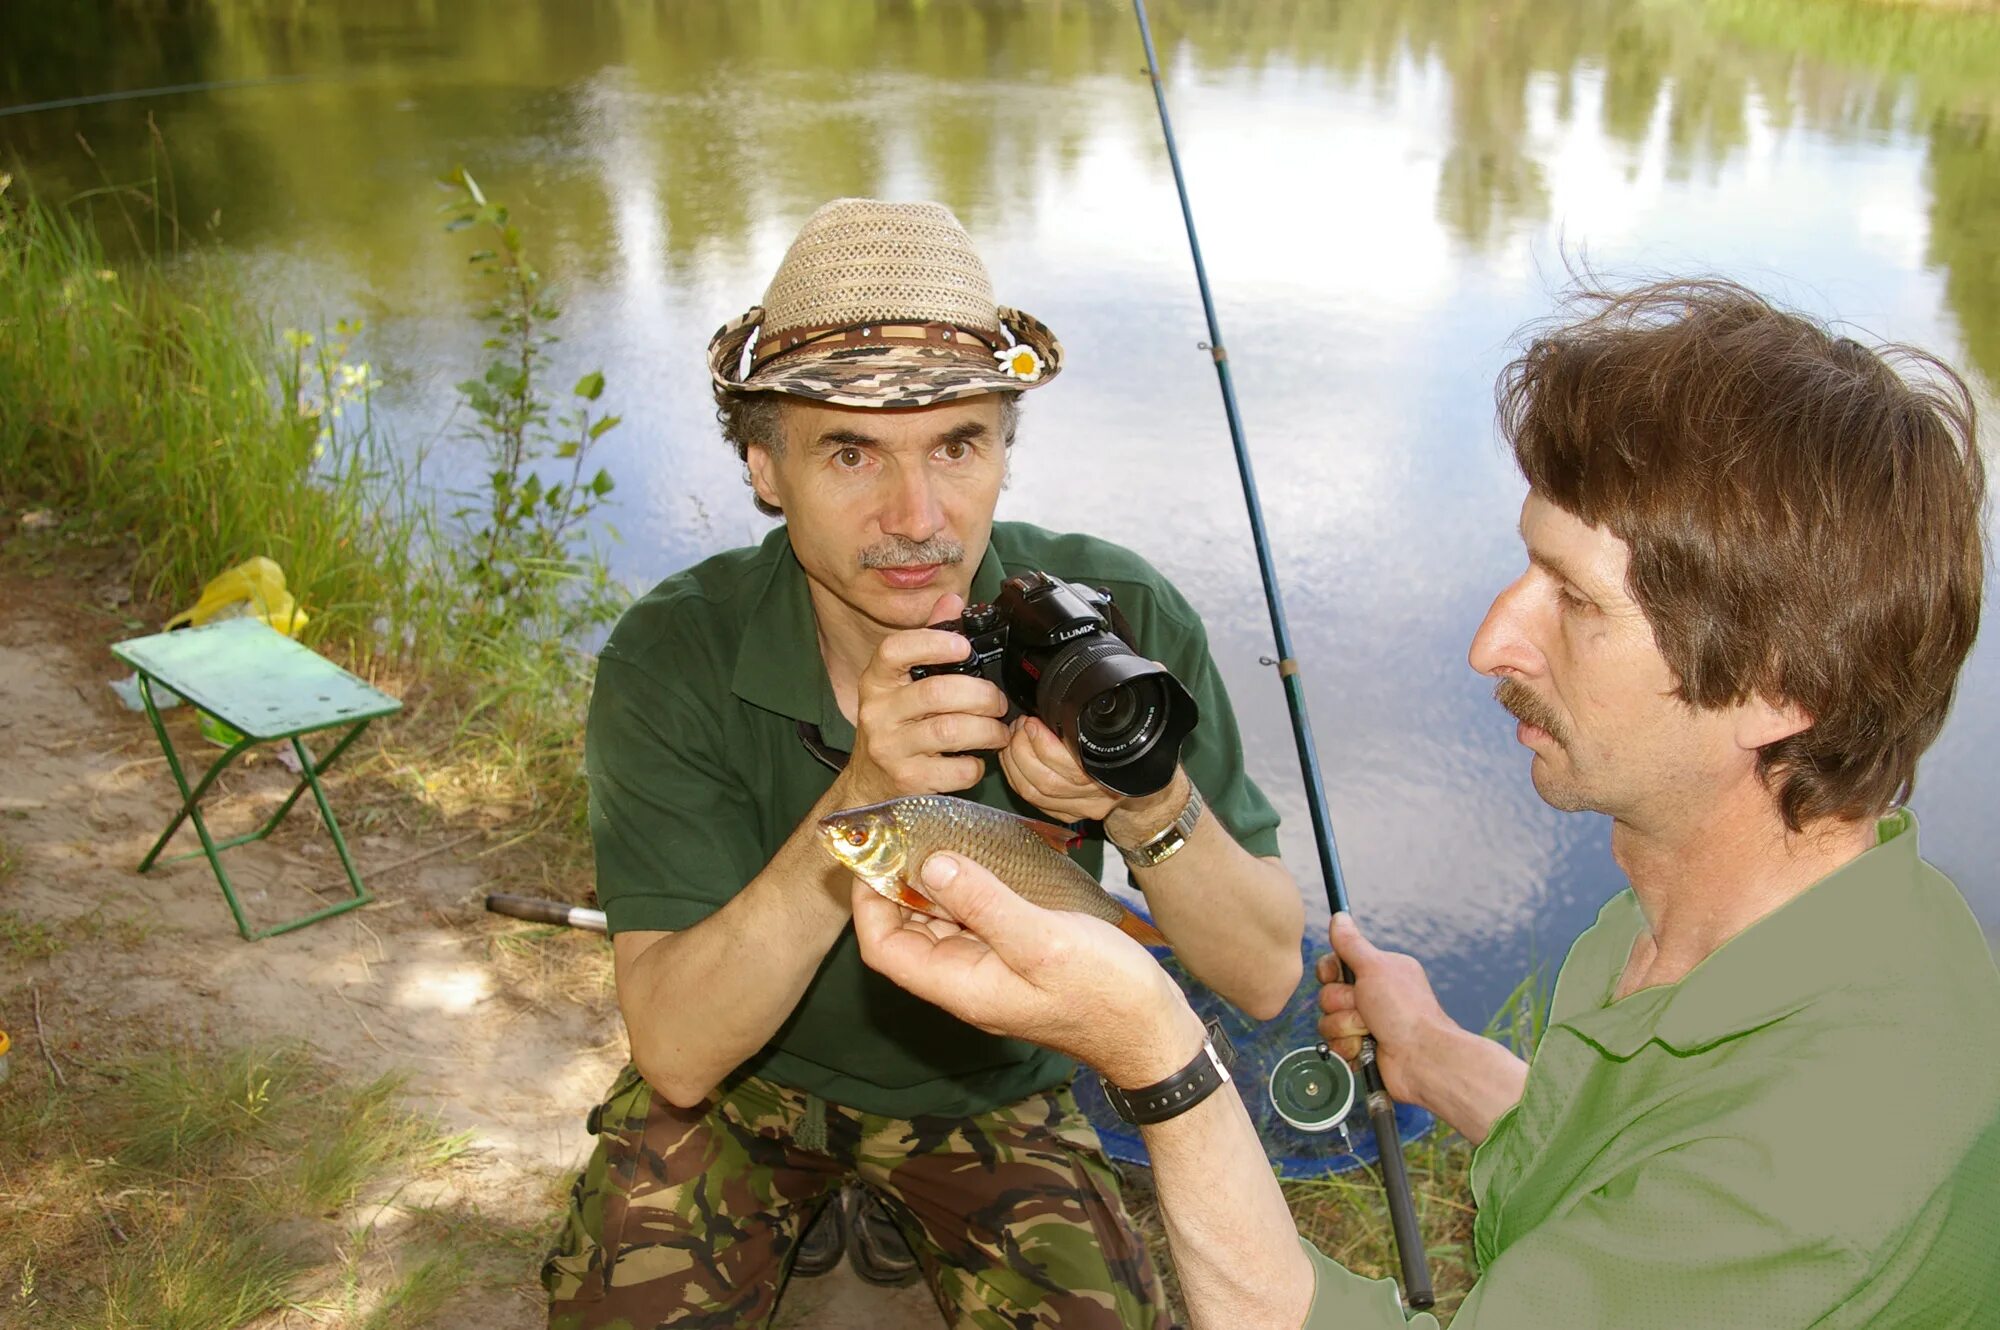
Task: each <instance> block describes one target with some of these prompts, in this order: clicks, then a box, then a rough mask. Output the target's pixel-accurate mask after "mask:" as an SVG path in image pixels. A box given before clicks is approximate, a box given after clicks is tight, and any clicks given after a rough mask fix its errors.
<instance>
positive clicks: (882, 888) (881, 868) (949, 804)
mask: <svg viewBox="0 0 2000 1330" xmlns="http://www.w3.org/2000/svg"><path fill="white" fill-rule="evenodd" d="M819 825H820V833H821V837H822V843H823V844H824V845H825V847H826V849H827V851H828V853H830V854H832V856H833V857H834V858H835V859H837V860H838V861H840V862H841V863H842V864H845V865H846V866H847V867H849V868H851V869H853V870H854V873H855V875H856V876H858V877H860V878H861V879H862V880H863V881H864V882H866V883H867V884H868V885H869V886H870V887H872V888H874V889H875V891H877V892H878V893H880V894H881V895H883V896H886V897H888V898H889V899H890V900H893V901H896V902H897V903H899V904H901V905H906V906H908V907H910V908H911V909H916V910H923V911H925V912H926V913H930V914H936V915H939V916H943V917H948V916H949V911H946V910H944V909H943V908H942V907H940V906H938V905H937V904H936V903H935V902H933V901H931V900H930V899H929V898H928V897H926V896H925V895H924V892H923V883H922V881H921V880H920V877H919V875H920V874H921V873H922V871H923V865H924V861H925V860H926V859H928V858H929V857H930V856H931V855H932V854H934V853H936V852H937V851H939V850H949V851H950V852H952V853H953V854H959V855H963V856H965V857H966V858H968V859H971V860H972V861H974V862H975V863H978V864H980V865H981V866H982V867H984V868H986V869H987V870H988V871H989V872H991V873H992V874H993V875H994V876H995V877H997V878H999V879H1000V880H1001V881H1002V882H1004V883H1005V884H1006V885H1007V886H1009V887H1010V888H1012V889H1013V890H1014V891H1015V892H1017V893H1018V894H1020V895H1021V896H1022V897H1024V898H1026V899H1027V900H1029V901H1031V902H1033V903H1034V904H1036V905H1039V906H1042V907H1043V908H1044V909H1050V910H1074V911H1076V912H1077V913H1079V914H1087V915H1090V916H1091V917H1092V918H1095V919H1102V920H1104V921H1105V922H1106V923H1110V924H1116V925H1117V926H1118V927H1119V928H1120V929H1121V930H1123V931H1124V932H1126V933H1128V934H1130V935H1131V936H1133V937H1135V938H1137V939H1139V940H1140V941H1141V942H1144V943H1146V944H1147V945H1148V946H1165V945H1166V939H1165V938H1164V937H1163V936H1161V934H1160V932H1159V930H1158V929H1156V928H1154V927H1153V926H1152V925H1151V924H1150V923H1148V922H1147V921H1146V920H1144V919H1142V918H1140V917H1139V916H1138V915H1136V914H1134V913H1133V912H1132V911H1131V910H1129V909H1127V908H1126V907H1125V905H1124V904H1123V903H1122V902H1120V901H1119V900H1118V898H1117V897H1115V896H1113V895H1112V894H1111V893H1110V892H1108V891H1106V890H1105V889H1104V888H1103V887H1102V886H1100V885H1099V884H1098V881H1097V879H1096V878H1094V877H1092V876H1091V875H1090V874H1089V873H1087V872H1085V871H1084V869H1083V868H1082V867H1080V866H1079V865H1078V864H1077V863H1076V861H1075V860H1073V859H1071V858H1070V857H1069V856H1068V855H1067V854H1065V853H1063V848H1068V847H1071V846H1074V845H1077V844H1080V843H1081V837H1079V836H1078V835H1077V834H1076V833H1075V832H1073V831H1071V830H1070V829H1069V828H1067V827H1060V826H1057V825H1055V824H1054V823H1051V822H1037V821H1034V820H1032V819H1029V818H1024V817H1017V816H1016V815H1014V814H1013V813H1009V812H1007V811H1005V810H1003V809H998V808H989V807H988V806H987V805H985V804H979V803H973V802H972V801H971V800H968V799H957V798H953V797H952V796H950V795H946V794H915V795H907V796H905V797H903V798H901V799H891V800H889V801H887V802H886V803H879V804H869V805H867V806H866V807H862V808H849V809H844V810H842V811H840V812H837V813H829V814H828V815H827V816H826V817H824V818H821V819H820V823H819ZM856 836H859V837H861V839H859V840H856V839H855V837H856ZM1059 846H1060V847H1063V848H1058V847H1059Z"/></svg>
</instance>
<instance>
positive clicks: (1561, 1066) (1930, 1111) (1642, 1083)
mask: <svg viewBox="0 0 2000 1330" xmlns="http://www.w3.org/2000/svg"><path fill="white" fill-rule="evenodd" d="M1644 926H1645V921H1644V919H1643V918H1642V917H1641V915H1640V912H1639V905H1638V902H1637V900H1636V899H1635V898H1634V897H1633V895H1632V893H1631V892H1629V891H1627V892H1624V893H1623V894H1621V895H1619V896H1617V897H1615V898H1613V899H1612V901H1611V903H1610V904H1608V905H1606V906H1605V907H1604V910H1603V911H1602V913H1600V914H1599V915H1598V917H1597V922H1596V924H1595V925H1593V926H1592V927H1591V928H1590V930H1589V931H1587V932H1586V933H1584V935H1583V936H1582V937H1580V938H1578V939H1577V942H1576V945H1575V946H1574V947H1572V948H1571V949H1570V953H1569V959H1568V960H1567V961H1565V962H1564V964H1563V968H1562V974H1561V975H1560V977H1559V978H1558V979H1557V981H1556V990H1555V995H1554V1000H1553V1002H1552V1003H1551V1007H1550V1017H1549V1029H1548V1033H1547V1035H1546V1036H1545V1037H1544V1038H1543V1040H1542V1043H1541V1047H1540V1048H1539V1049H1538V1050H1537V1051H1536V1053H1535V1060H1534V1063H1533V1065H1532V1066H1531V1067H1530V1068H1529V1071H1528V1080H1527V1085H1526V1087H1525V1088H1524V1090H1523V1091H1522V1095H1521V1102H1520V1103H1519V1104H1517V1105H1516V1106H1515V1107H1514V1108H1512V1109H1510V1110H1509V1111H1508V1112H1507V1113H1506V1115H1504V1116H1503V1117H1502V1118H1501V1119H1500V1121H1499V1122H1498V1123H1496V1124H1495V1125H1494V1128H1493V1134H1492V1135H1491V1136H1489V1137H1488V1138H1487V1140H1486V1141H1485V1143H1484V1144H1483V1145H1481V1146H1480V1148H1479V1151H1478V1153H1477V1154H1476V1155H1475V1156H1474V1157H1473V1164H1472V1190H1473V1194H1474V1196H1475V1198H1476V1199H1477V1201H1478V1203H1479V1217H1478V1220H1477V1222H1476V1224H1475V1226H1474V1241H1475V1248H1476V1252H1477V1255H1478V1259H1479V1265H1480V1269H1481V1271H1482V1272H1483V1277H1482V1278H1481V1279H1480V1281H1479V1283H1478V1284H1477V1285H1475V1286H1474V1288H1473V1290H1472V1294H1471V1296H1470V1297H1468V1298H1467V1299H1466V1300H1465V1304H1464V1306H1463V1307H1461V1308H1460V1309H1459V1312H1458V1315H1457V1316H1456V1317H1455V1318H1454V1319H1453V1321H1452V1326H1453V1330H1567V1328H1569V1327H1575V1328H1576V1330H1583V1328H1584V1327H1590V1328H1591V1330H1596V1328H1598V1327H1604V1328H1606V1330H1611V1328H1613V1327H1616V1328H1617V1330H1649V1328H1651V1327H1659V1328H1660V1330H1667V1327H1674V1328H1675V1330H1680V1328H1681V1327H1687V1326H1701V1327H1708V1326H1716V1327H1766V1326H1768V1327H1771V1328H1772V1330H1803V1327H1807V1326H1811V1327H1815V1330H1849V1328H1850V1327H1852V1328H1855V1330H1858V1328H1859V1327H1864V1326H1865V1327H1869V1328H1870V1330H1888V1328H1890V1327H1897V1328H1899V1330H1901V1328H1907V1330H1947V1328H1948V1327H1960V1326H1962V1327H1973V1326H1985V1327H1992V1326H2000V976H1996V974H1995V971H1994V962H1993V956H1992V954H1991V952H1989V951H1988V949H1987V945H1986V940H1985V938H1984V937H1983V936H1982V935H1981V933H1980V930H1979V925H1978V923H1977V922H1975V921H1974V919H1973V917H1972V913H1971V911H1970V910H1968V909H1967V908H1966V905H1965V901H1964V899H1963V898H1962V897H1960V896H1959V894H1958V891H1957V889H1956V888H1955V887H1953V886H1952V884H1951V881H1950V880H1949V879H1948V878H1946V877H1945V876H1944V875H1943V874H1942V873H1939V872H1938V871H1937V870H1936V869H1934V868H1932V867H1931V866H1930V865H1928V864H1926V863H1924V862H1923V860H1921V859H1919V858H1918V857H1917V824H1916V819H1915V818H1914V817H1912V816H1911V815H1910V814H1909V813H1908V812H1902V813H1899V814H1897V815H1895V816H1893V817H1890V818H1888V819H1886V820H1884V821H1883V822H1882V824H1881V831H1880V838H1879V840H1878V842H1877V843H1876V845H1875V846H1874V847H1873V848H1872V849H1870V850H1869V851H1868V852H1867V853H1865V854H1863V855H1861V856H1860V857H1859V858H1857V859H1855V860H1854V861H1853V862H1852V863H1850V864H1847V865H1845V866H1843V867H1842V868H1840V869H1839V870H1838V871H1836V872H1834V873H1831V874H1829V875H1827V876H1826V877H1825V878H1823V879H1821V880H1820V881H1819V882H1818V883H1816V884H1815V885H1814V886H1813V887H1812V888H1811V889H1810V890H1808V891H1806V892H1805V893H1804V894H1802V895H1800V896H1799V897H1798V898H1797V899H1795V900H1793V901H1790V902H1789V903H1787V904H1786V905H1785V906H1784V907H1783V908H1782V909H1779V910H1777V911H1775V912H1773V913H1772V914H1770V915H1768V916H1766V917H1765V918H1763V919H1761V920H1759V921H1758V922H1757V923H1755V924H1753V925H1752V926H1751V927H1749V928H1748V929H1745V930H1744V931H1743V932H1742V933H1741V934H1739V935H1738V936H1737V937H1735V938H1733V939H1731V940H1730V941H1729V942H1728V943H1726V944H1725V945H1724V946H1722V947H1721V948H1720V949H1719V950H1717V951H1716V952H1715V954H1714V955H1712V956H1710V957H1709V958H1708V959H1707V960H1705V961H1703V962H1702V963H1701V964H1700V965H1698V966H1696V967H1695V968H1694V970H1693V971H1692V972H1690V973H1689V974H1688V976H1687V977H1686V978H1684V979H1682V980H1681V981H1680V982H1679V983H1677V984H1668V985H1663V986H1661V987H1657V988H1647V989H1642V990H1640V991H1639V992H1637V993H1634V994H1632V995H1631V996H1629V997H1627V998H1625V999H1623V1000H1622V1001H1618V1002H1613V1001H1612V1000H1611V995H1612V992H1613V990H1614V988H1615V986H1616V985H1617V983H1618V979H1619V975H1620V973H1621V972H1622V971H1623V969H1624V967H1625V961H1626V958H1627V957H1628V956H1629V954H1630V953H1631V949H1632V943H1633V941H1634V940H1635V939H1636V938H1637V937H1638V935H1639V933H1640V931H1641V930H1642V929H1643V928H1644ZM1312 1255H1313V1257H1314V1258H1315V1264H1316V1267H1317V1272H1318V1277H1319V1286H1318V1293H1317V1296H1316V1297H1315V1299H1314V1301H1313V1308H1312V1314H1311V1315H1310V1317H1308V1319H1307V1321H1306V1325H1307V1330H1334V1327H1367V1326H1397V1327H1401V1326H1404V1325H1405V1324H1406V1322H1405V1320H1404V1317H1403V1314H1402V1312H1401V1310H1400V1308H1399V1306H1398V1304H1397V1301H1396V1296H1395V1291H1394V1286H1393V1285H1392V1284H1390V1283H1389V1281H1387V1280H1371V1279H1363V1278H1361V1277H1360V1276H1358V1275H1355V1274H1352V1273H1350V1272H1348V1271H1347V1270H1345V1269H1342V1268H1341V1267H1340V1266H1339V1265H1336V1264H1335V1263H1334V1262H1332V1261H1330V1260H1328V1259H1326V1258H1325V1257H1323V1256H1321V1255H1319V1253H1317V1252H1313V1253H1312ZM1407 1324H1408V1325H1410V1326H1428V1327H1435V1326H1436V1324H1437V1322H1436V1321H1435V1319H1434V1318H1432V1317H1431V1316H1430V1315H1429V1314H1428V1313H1423V1314H1419V1315H1416V1316H1414V1317H1411V1318H1410V1319H1409V1320H1408V1322H1407Z"/></svg>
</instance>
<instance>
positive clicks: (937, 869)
mask: <svg viewBox="0 0 2000 1330" xmlns="http://www.w3.org/2000/svg"><path fill="white" fill-rule="evenodd" d="M957 876H958V860H956V859H954V858H952V857H951V856H950V855H948V854H934V855H932V856H931V857H930V858H928V859H926V860H924V881H926V882H928V883H930V884H931V885H932V886H934V887H946V886H950V885H951V880H952V879H953V878H955V877H957Z"/></svg>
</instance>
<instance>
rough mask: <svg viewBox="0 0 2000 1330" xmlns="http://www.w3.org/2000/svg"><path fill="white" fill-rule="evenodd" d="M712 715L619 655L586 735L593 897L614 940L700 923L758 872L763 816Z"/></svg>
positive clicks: (600, 681)
mask: <svg viewBox="0 0 2000 1330" xmlns="http://www.w3.org/2000/svg"><path fill="white" fill-rule="evenodd" d="M722 751H723V744H722V736H721V732H720V729H719V727H718V725H717V722H716V718H715V716H714V714H713V712H712V711H710V710H709V709H708V708H705V707H702V706H700V705H698V704H697V703H696V702H695V701H694V700H693V699H692V698H689V697H687V696H686V695H684V694H682V693H681V692H680V691H678V690H676V689H674V688H672V687H670V686H668V685H667V684H665V683H663V682H661V681H660V680H658V679H656V678H654V677H653V676H652V675H651V674H650V673H649V672H648V671H646V670H644V669H642V668H640V667H639V666H637V665H634V664H632V663H631V662H629V661H625V660H621V659H619V658H617V657H615V656H602V657H600V658H599V660H598V666H597V681H596V684H595V686H594V687H593V688H592V690H591V697H590V719H589V722H588V725H587V728H586V730H585V733H584V769H585V771H586V773H587V774H588V777H589V781H590V812H589V818H590V835H591V842H592V845H593V847H594V848H595V850H596V855H597V899H598V903H599V904H600V905H601V906H602V907H603V909H604V917H605V922H606V925H607V927H608V929H609V931H610V932H611V933H613V934H614V935H615V934H618V933H623V932H626V931H628V930H647V929H678V928H687V927H689V926H690V925H693V924H696V923H699V922H701V920H703V919H705V918H707V917H708V916H709V915H711V914H713V913H714V912H715V911H716V910H717V909H720V908H721V907H722V906H723V905H725V904H726V903H728V901H729V900H730V899H731V898H732V897H733V896H735V895H736V893H737V892H738V891H740V890H741V889H742V888H743V885H744V884H745V883H746V882H748V881H749V880H750V879H751V878H752V877H754V876H756V875H757V873H758V872H759V871H761V870H762V868H763V863H762V860H761V858H760V857H759V855H758V854H757V851H756V844H755V833H754V828H755V826H756V817H755V814H756V809H755V805H754V804H753V803H752V801H751V798H750V794H749V791H748V790H746V789H745V788H744V787H743V785H742V784H741V783H740V782H739V781H738V779H737V778H736V776H735V775H734V774H733V773H732V772H731V771H730V770H729V768H728V765H727V764H726V763H724V762H723V761H721V760H720V754H721V753H722Z"/></svg>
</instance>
